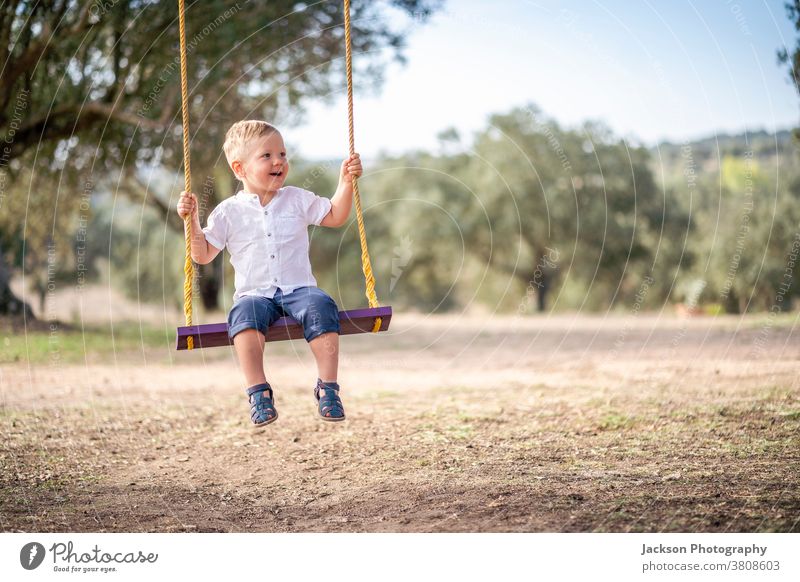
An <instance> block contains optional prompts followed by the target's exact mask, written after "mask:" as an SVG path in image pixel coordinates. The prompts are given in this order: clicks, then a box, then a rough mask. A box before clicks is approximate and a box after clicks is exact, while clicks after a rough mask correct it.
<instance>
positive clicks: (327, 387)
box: [314, 379, 344, 422]
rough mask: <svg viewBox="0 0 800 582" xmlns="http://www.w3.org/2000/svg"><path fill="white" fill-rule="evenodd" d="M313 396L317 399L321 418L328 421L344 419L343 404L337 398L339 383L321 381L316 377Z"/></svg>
mask: <svg viewBox="0 0 800 582" xmlns="http://www.w3.org/2000/svg"><path fill="white" fill-rule="evenodd" d="M320 392H321V394H320ZM314 397H315V398H316V399H317V403H318V406H319V417H320V418H321V419H322V420H326V421H328V422H339V421H342V420H344V405H343V404H342V400H341V399H340V398H339V385H338V384H337V383H336V382H323V381H322V380H319V379H318V380H317V386H316V387H315V388H314Z"/></svg>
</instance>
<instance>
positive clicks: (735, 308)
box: [724, 289, 741, 313]
mask: <svg viewBox="0 0 800 582" xmlns="http://www.w3.org/2000/svg"><path fill="white" fill-rule="evenodd" d="M724 307H725V313H741V309H739V297H738V296H737V295H736V291H734V290H733V289H731V290H730V291H729V292H728V296H727V297H725V303H724Z"/></svg>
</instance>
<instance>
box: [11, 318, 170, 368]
mask: <svg viewBox="0 0 800 582" xmlns="http://www.w3.org/2000/svg"><path fill="white" fill-rule="evenodd" d="M0 333H2V335H0V345H2V350H0V364H9V363H13V362H28V363H32V364H41V363H46V362H52V363H57V362H66V363H74V362H81V361H84V360H85V359H90V360H91V359H95V358H102V357H106V356H109V355H111V354H115V353H116V354H126V353H131V352H132V353H137V352H141V351H142V350H153V349H158V348H163V349H164V350H172V349H174V342H175V329H173V328H171V327H170V328H166V327H153V326H141V325H139V324H136V323H121V324H118V325H115V326H114V328H113V330H112V328H111V327H110V326H92V327H88V326H87V327H84V328H83V329H78V328H73V327H61V326H59V325H53V326H52V329H50V330H44V331H27V332H26V331H22V332H16V333H15V332H12V331H9V330H3V331H2V332H0Z"/></svg>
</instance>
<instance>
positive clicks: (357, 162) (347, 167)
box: [341, 154, 364, 184]
mask: <svg viewBox="0 0 800 582" xmlns="http://www.w3.org/2000/svg"><path fill="white" fill-rule="evenodd" d="M363 173H364V170H363V168H362V167H361V156H360V155H358V154H353V155H352V156H350V157H349V158H347V159H346V160H345V161H343V162H342V173H341V180H342V181H343V182H348V183H350V184H352V183H353V177H354V176H355V177H356V178H359V177H361V174H363Z"/></svg>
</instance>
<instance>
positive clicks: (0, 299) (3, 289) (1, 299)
mask: <svg viewBox="0 0 800 582" xmlns="http://www.w3.org/2000/svg"><path fill="white" fill-rule="evenodd" d="M10 284H11V271H10V270H9V268H8V264H7V263H6V259H5V257H4V256H3V249H2V247H0V315H24V316H25V317H26V318H29V319H36V318H35V317H34V316H33V310H32V309H31V306H30V305H28V304H27V303H25V302H24V301H23V300H22V299H20V298H18V297H17V296H16V295H14V292H13V291H11V286H10Z"/></svg>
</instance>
